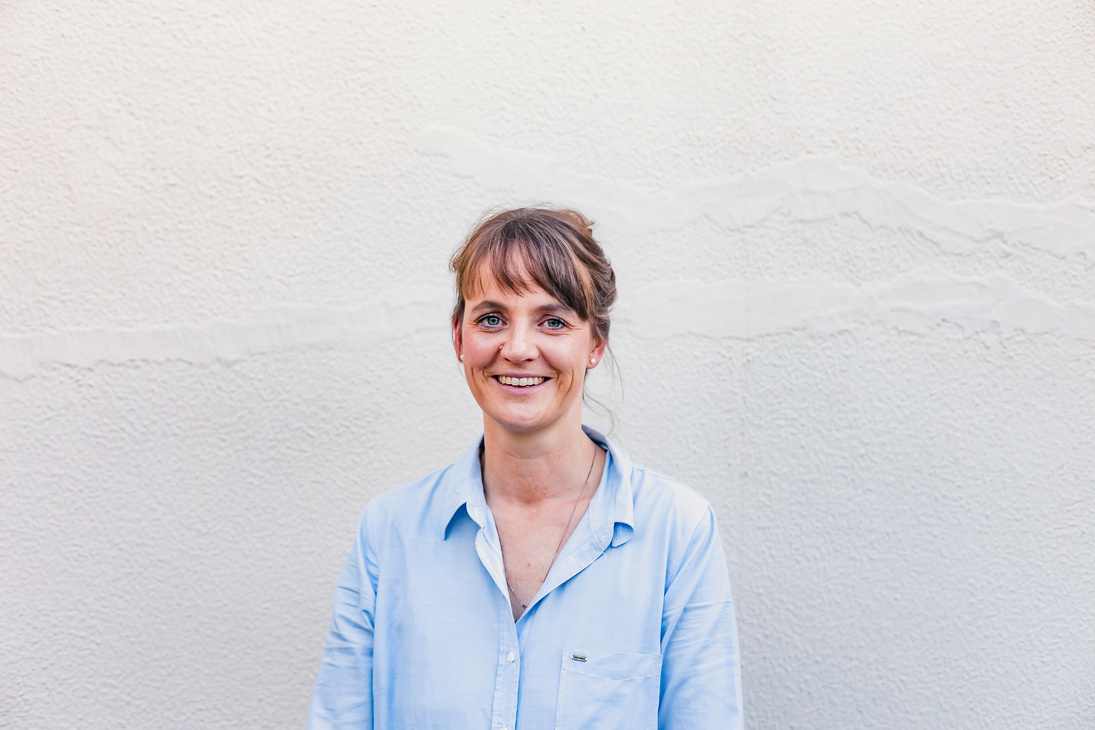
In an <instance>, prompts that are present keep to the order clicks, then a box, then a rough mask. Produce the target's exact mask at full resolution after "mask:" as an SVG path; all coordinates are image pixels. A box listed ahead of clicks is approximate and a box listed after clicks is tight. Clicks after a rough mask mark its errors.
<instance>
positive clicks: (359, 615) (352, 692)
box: [308, 510, 377, 730]
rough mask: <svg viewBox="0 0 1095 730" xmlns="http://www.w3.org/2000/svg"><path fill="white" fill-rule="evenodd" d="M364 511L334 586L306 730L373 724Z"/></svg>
mask: <svg viewBox="0 0 1095 730" xmlns="http://www.w3.org/2000/svg"><path fill="white" fill-rule="evenodd" d="M367 515H368V510H366V512H364V513H363V514H362V516H361V520H360V522H359V523H358V530H357V539H356V540H355V541H354V547H353V550H351V551H350V557H349V558H348V559H347V560H346V566H345V567H344V568H343V569H342V575H341V576H340V577H339V580H338V588H337V589H336V590H335V609H334V616H333V617H332V618H331V628H330V631H328V633H327V646H326V648H324V650H323V661H322V662H321V663H320V667H319V676H318V677H317V678H316V688H315V692H314V693H313V695H312V709H311V712H310V713H309V716H308V727H309V728H310V730H326V729H327V728H351V727H352V728H359V729H361V730H372V727H373V681H372V680H373V610H374V608H375V606H376V582H377V566H376V560H375V557H376V556H375V555H374V554H373V552H372V550H371V547H370V546H369V544H368V535H367V527H366V521H367Z"/></svg>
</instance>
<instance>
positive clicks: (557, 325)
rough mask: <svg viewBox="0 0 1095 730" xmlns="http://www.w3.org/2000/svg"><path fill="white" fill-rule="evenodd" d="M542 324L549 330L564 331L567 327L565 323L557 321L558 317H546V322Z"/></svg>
mask: <svg viewBox="0 0 1095 730" xmlns="http://www.w3.org/2000/svg"><path fill="white" fill-rule="evenodd" d="M544 324H545V325H547V328H548V329H549V330H561V329H565V328H566V326H567V323H566V322H564V321H563V320H561V319H559V318H558V317H548V319H547V321H545V322H544Z"/></svg>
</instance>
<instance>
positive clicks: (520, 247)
mask: <svg viewBox="0 0 1095 730" xmlns="http://www.w3.org/2000/svg"><path fill="white" fill-rule="evenodd" d="M480 233H481V235H480V236H477V237H476V239H475V240H473V241H469V245H468V246H467V248H466V249H465V251H464V253H465V254H466V255H467V258H466V259H465V261H464V262H462V263H463V264H465V266H462V267H460V268H459V269H457V272H458V273H457V282H456V285H457V289H458V290H459V292H460V295H461V299H464V300H466V299H468V298H469V297H470V296H473V295H475V294H477V293H480V292H481V290H482V287H483V281H484V278H485V277H490V278H492V279H494V280H495V281H496V282H498V285H499V286H500V287H502V288H503V289H505V290H506V291H510V292H513V293H515V294H524V293H526V292H528V291H529V290H530V289H531V288H532V287H533V286H539V287H540V288H541V289H543V290H544V291H545V292H547V293H548V294H550V295H551V296H552V297H554V298H555V299H557V300H558V301H559V302H560V303H562V304H564V305H565V306H567V307H569V308H570V309H572V310H574V311H575V312H576V313H577V314H578V316H579V317H581V318H582V319H583V320H587V321H588V320H589V319H590V314H591V312H593V310H594V306H595V299H594V297H595V294H594V289H593V282H592V281H591V280H590V277H589V275H588V273H587V272H586V270H585V267H584V266H581V265H579V264H580V262H578V261H577V260H576V259H575V254H574V250H573V249H574V247H573V246H568V245H566V243H564V242H563V241H560V240H559V238H558V234H559V231H557V230H556V231H551V232H550V233H553V234H555V235H549V232H547V231H544V230H542V227H541V226H536V225H531V224H530V222H529V221H526V220H521V219H517V220H510V221H506V222H505V223H504V224H502V225H500V226H498V227H497V228H495V229H493V230H484V231H480Z"/></svg>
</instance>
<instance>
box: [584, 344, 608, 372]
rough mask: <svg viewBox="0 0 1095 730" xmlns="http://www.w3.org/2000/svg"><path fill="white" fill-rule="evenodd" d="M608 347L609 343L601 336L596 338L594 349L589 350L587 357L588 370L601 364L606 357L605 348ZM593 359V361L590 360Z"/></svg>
mask: <svg viewBox="0 0 1095 730" xmlns="http://www.w3.org/2000/svg"><path fill="white" fill-rule="evenodd" d="M607 348H608V343H607V342H605V341H604V340H602V339H601V338H600V337H596V338H594V342H593V349H592V350H590V351H589V357H588V358H587V359H586V370H592V369H593V368H595V367H597V366H598V365H600V364H601V360H603V359H604V356H605V350H606V349H607ZM590 360H593V361H594V362H593V363H590V362H589V361H590Z"/></svg>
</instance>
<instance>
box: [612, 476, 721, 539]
mask: <svg viewBox="0 0 1095 730" xmlns="http://www.w3.org/2000/svg"><path fill="white" fill-rule="evenodd" d="M631 489H632V494H633V498H634V501H635V514H636V519H637V520H639V519H643V518H647V519H653V518H657V519H658V520H659V521H661V522H670V523H673V524H675V525H676V526H677V527H678V528H680V529H685V530H687V531H688V532H689V533H691V532H692V530H693V528H695V527H696V525H697V524H698V523H699V522H701V521H703V520H704V518H705V517H706V516H707V515H709V514H711V513H712V509H711V505H710V503H709V502H708V501H707V500H706V499H705V498H704V497H703V496H702V495H701V494H700V493H699V492H697V491H696V490H694V489H692V488H691V487H689V486H687V485H685V484H683V483H681V482H679V481H677V480H676V479H672V478H670V477H667V476H665V475H663V474H659V473H658V472H655V471H652V470H650V469H646V468H645V467H641V466H632V467H631Z"/></svg>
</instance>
